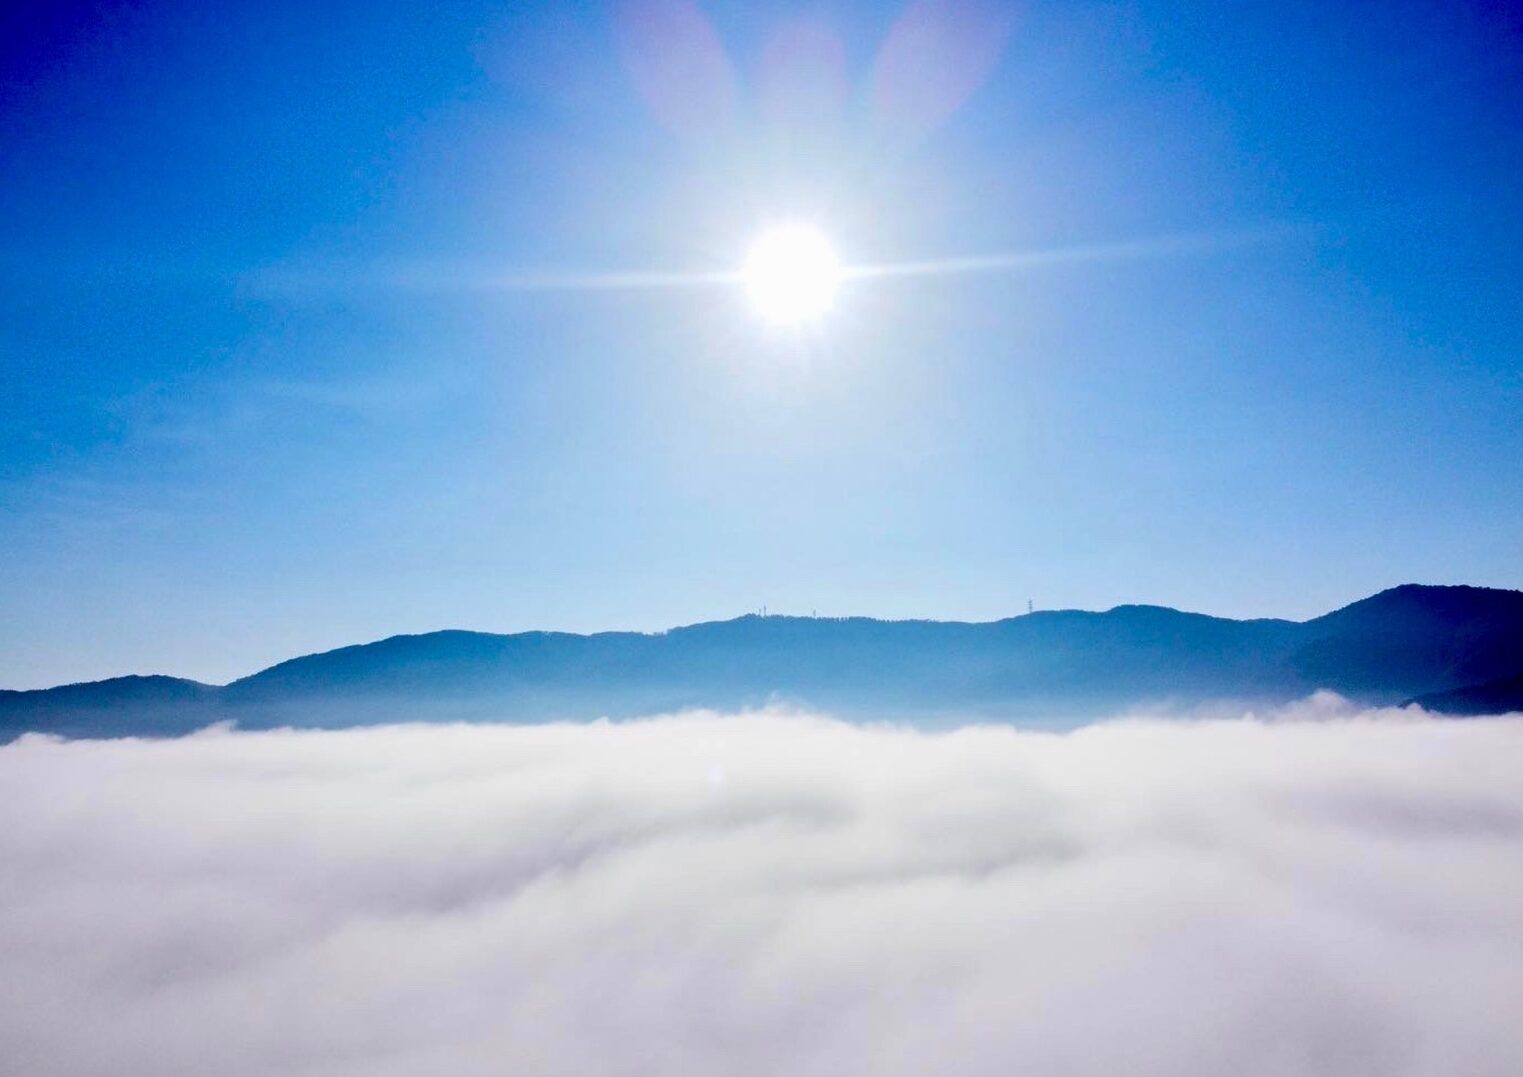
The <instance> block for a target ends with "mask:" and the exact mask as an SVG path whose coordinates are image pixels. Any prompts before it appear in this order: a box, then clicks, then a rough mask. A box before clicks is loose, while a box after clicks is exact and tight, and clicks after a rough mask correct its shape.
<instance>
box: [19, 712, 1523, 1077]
mask: <svg viewBox="0 0 1523 1077" xmlns="http://www.w3.org/2000/svg"><path fill="white" fill-rule="evenodd" d="M0 864H3V872H0V1071H3V1072H4V1073H6V1074H17V1075H22V1074H24V1075H28V1077H50V1075H62V1074H67V1075H92V1077H95V1075H101V1074H111V1075H113V1077H134V1075H145V1077H147V1075H152V1077H166V1075H180V1074H185V1075H192V1074H193V1075H197V1077H202V1075H208V1074H217V1075H219V1077H237V1075H245V1074H260V1075H273V1074H280V1075H298V1077H307V1075H310V1077H318V1075H324V1077H327V1075H361V1074H363V1075H366V1077H388V1075H409V1077H411V1075H451V1077H458V1075H476V1074H494V1075H495V1074H515V1075H518V1074H524V1075H528V1074H535V1075H538V1074H550V1075H560V1074H576V1075H604V1074H611V1075H621V1074H631V1075H633V1074H641V1075H647V1074H655V1075H660V1074H681V1075H687V1074H692V1075H704V1077H707V1075H715V1074H725V1075H753V1074H754V1075H767V1077H775V1075H783V1074H788V1075H793V1074H800V1075H818V1077H827V1075H828V1077H842V1075H856V1074H864V1075H866V1074H872V1075H878V1074H884V1075H915V1077H922V1075H928V1074H959V1075H960V1074H970V1075H982V1074H988V1075H991V1077H993V1075H999V1077H1008V1075H1021V1074H1032V1075H1037V1074H1040V1075H1044V1077H1045V1075H1066V1077H1088V1075H1097V1077H1099V1075H1105V1077H1115V1075H1120V1074H1125V1075H1128V1077H1144V1075H1158V1077H1164V1075H1168V1077H1195V1075H1201V1077H1205V1075H1212V1077H1217V1075H1222V1074H1232V1075H1234V1077H1257V1075H1266V1077H1267V1075H1277V1077H1278V1075H1296V1077H1303V1075H1322V1074H1326V1075H1329V1077H1331V1075H1337V1077H1359V1075H1376V1074H1378V1075H1381V1077H1393V1075H1415V1074H1427V1075H1433V1077H1453V1075H1489V1074H1496V1075H1499V1077H1500V1075H1515V1074H1517V1073H1520V1072H1523V1020H1520V1019H1519V1015H1520V1013H1523V1011H1520V1008H1519V1007H1520V1006H1523V718H1508V719H1491V720H1477V721H1469V722H1460V721H1443V720H1432V719H1426V718H1423V717H1421V716H1418V715H1415V714H1413V713H1398V712H1383V713H1366V714H1359V713H1354V712H1352V711H1351V710H1350V709H1349V708H1346V707H1344V706H1342V705H1341V704H1339V703H1337V701H1329V700H1328V699H1325V698H1323V699H1319V700H1315V701H1313V702H1312V703H1311V704H1309V705H1307V706H1305V707H1303V708H1298V709H1293V710H1291V711H1288V712H1283V713H1278V714H1273V715H1268V716H1262V717H1259V718H1254V719H1239V720H1231V721H1199V722H1169V721H1160V720H1127V721H1116V722H1109V723H1102V724H1098V725H1093V726H1089V727H1085V728H1083V729H1080V730H1077V731H1075V732H1070V733H1063V734H1054V733H1034V732H1022V731H1018V730H1015V729H1012V728H1008V727H1001V726H972V727H967V728H963V729H959V730H955V731H950V732H936V733H928V732H916V731H913V730H909V729H905V728H898V727H890V726H881V727H873V726H867V727H863V726H853V725H847V724H843V723H838V722H833V721H830V720H828V719H825V718H820V717H814V716H809V715H800V714H779V713H760V714H749V715H742V716H717V715H706V714H695V715H683V716H675V717H664V718H658V719H650V720H644V721H637V722H627V723H620V724H607V723H600V724H594V725H581V726H570V725H555V726H538V727H512V726H447V727H441V726H422V725H419V726H392V727H382V728H372V729H361V730H349V731H343V732H291V731H279V732H263V733H240V732H232V731H227V730H211V731H208V732H205V733H202V734H198V735H196V736H193V737H189V738H185V739H180V740H167V741H141V740H119V741H75V742H64V741H58V740H54V739H49V738H43V737H26V738H23V739H22V740H20V741H18V742H16V743H14V744H11V745H9V746H7V747H4V748H3V749H0Z"/></svg>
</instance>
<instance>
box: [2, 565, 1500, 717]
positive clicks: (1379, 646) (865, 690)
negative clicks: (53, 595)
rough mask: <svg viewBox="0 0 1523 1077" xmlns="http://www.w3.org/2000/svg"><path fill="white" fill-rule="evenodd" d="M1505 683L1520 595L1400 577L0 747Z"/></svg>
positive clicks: (127, 695) (100, 689)
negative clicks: (1311, 595) (219, 731)
mask: <svg viewBox="0 0 1523 1077" xmlns="http://www.w3.org/2000/svg"><path fill="white" fill-rule="evenodd" d="M1520 672H1523V592H1519V591H1510V590H1503V589H1498V588H1478V587H1466V586H1450V587H1438V586H1431V585H1419V584H1403V585H1401V586H1399V587H1394V588H1390V589H1387V590H1385V591H1382V592H1379V593H1378V594H1375V595H1371V596H1368V597H1366V598H1363V599H1359V600H1357V601H1355V602H1351V603H1349V604H1348V605H1346V606H1343V607H1340V608H1339V609H1336V610H1333V611H1330V612H1329V613H1326V614H1323V615H1321V616H1319V617H1314V618H1311V619H1310V620H1307V621H1299V622H1298V621H1288V620H1283V619H1278V618H1254V619H1250V620H1234V619H1231V618H1224V617H1215V616H1212V615H1209V614H1202V613H1193V612H1188V611H1181V610H1176V609H1173V608H1171V607H1168V606H1157V605H1149V604H1137V603H1131V604H1123V605H1119V606H1115V607H1112V608H1111V609H1109V610H1105V611H1098V612H1097V611H1088V610H1042V611H1036V612H1032V613H1026V614H1019V615H1015V616H1012V617H1007V618H1002V619H999V620H995V621H983V622H970V621H934V620H928V619H912V620H902V621H895V620H883V619H878V618H870V617H844V618H819V617H796V616H789V615H771V616H760V615H757V614H746V615H743V616H741V617H736V618H731V619H729V620H722V621H707V622H699V623H696V624H692V625H684V626H678V627H674V628H670V629H667V630H665V631H661V632H652V633H642V632H620V631H612V632H598V633H591V634H587V635H582V634H577V633H569V632H550V631H528V632H519V633H506V634H502V633H490V632H475V631H471V630H467V629H441V630H438V631H435V632H427V633H414V634H399V635H394V636H388V637H385V638H383V639H379V640H375V641H372V642H368V643H359V644H350V645H347V646H343V647H337V648H333V649H331V650H328V651H321V652H316V653H314V654H309V655H300V656H296V657H293V658H290V659H286V660H284V661H282V662H277V663H275V664H274V665H271V666H268V667H266V668H264V669H262V670H258V671H256V672H254V673H251V674H249V675H247V676H245V677H240V678H237V679H236V680H233V681H230V682H228V683H227V684H225V685H207V684H202V683H200V682H197V681H191V680H187V679H184V678H174V677H166V676H162V675H151V676H129V677H120V678H110V679H108V680H104V681H93V682H80V683H77V684H72V685H62V686H58V687H55V688H48V689H34V690H30V691H14V690H0V738H5V739H9V738H11V737H14V736H16V735H19V734H20V733H22V732H28V731H37V732H49V733H59V734H63V735H72V736H114V735H133V734H141V735H164V734H173V733H178V732H187V731H189V730H191V729H194V728H199V727H200V726H204V725H207V724H210V723H212V722H217V721H234V722H236V723H238V724H239V725H240V726H247V727H253V728H261V727H271V726H278V725H296V726H347V725H360V724H371V723H374V722H378V721H397V720H425V721H429V720H436V721H442V720H467V721H483V720H507V721H544V720H551V719H579V718H596V717H628V716H633V715H637V714H646V713H657V712H660V711H665V710H675V709H682V708H685V707H712V708H715V709H729V708H742V707H749V706H757V705H762V704H766V703H769V702H776V701H779V700H782V701H787V702H793V703H797V704H800V705H805V706H813V707H820V708H822V709H825V710H829V711H832V712H835V713H839V714H842V715H843V716H846V717H870V716H880V717H892V718H910V719H927V720H936V719H938V718H946V717H951V716H954V715H955V716H969V717H987V718H1009V719H1014V720H1021V721H1037V722H1041V721H1044V720H1047V721H1055V722H1058V723H1059V724H1061V723H1062V722H1064V721H1068V720H1070V719H1082V718H1084V717H1093V716H1099V715H1100V714H1103V713H1114V712H1115V710H1117V709H1122V708H1126V707H1134V706H1159V705H1163V706H1168V705H1179V706H1188V705H1191V704H1195V703H1199V702H1202V701H1207V700H1216V699H1234V700H1238V699H1240V700H1245V701H1252V702H1274V701H1283V700H1288V699H1290V698H1295V697H1298V696H1300V695H1304V694H1306V693H1308V692H1311V691H1314V690H1317V689H1331V690H1333V691H1338V692H1341V693H1343V694H1345V695H1348V696H1350V697H1351V698H1354V699H1356V700H1358V701H1361V702H1366V703H1370V704H1397V703H1401V702H1404V701H1412V700H1417V699H1423V698H1430V697H1433V698H1436V697H1438V696H1441V695H1443V694H1444V693H1452V692H1457V691H1462V690H1464V689H1467V688H1470V687H1474V686H1479V685H1484V684H1488V683H1490V682H1505V681H1506V680H1507V678H1510V677H1514V676H1516V675H1518V674H1519V673H1520ZM1462 698H1464V697H1456V699H1462ZM1438 709H1442V708H1438ZM1044 716H1045V717H1044Z"/></svg>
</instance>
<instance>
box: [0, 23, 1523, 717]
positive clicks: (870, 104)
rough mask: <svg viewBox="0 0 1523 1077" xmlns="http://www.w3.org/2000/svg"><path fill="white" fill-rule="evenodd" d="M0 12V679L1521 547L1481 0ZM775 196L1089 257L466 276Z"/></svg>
mask: <svg viewBox="0 0 1523 1077" xmlns="http://www.w3.org/2000/svg"><path fill="white" fill-rule="evenodd" d="M4 18H6V19H9V20H10V25H9V26H7V27H5V29H6V31H7V32H6V33H4V34H0V38H3V39H4V40H5V44H4V45H3V46H0V61H3V65H4V66H3V79H0V190H3V191H4V198H0V385H3V389H4V391H3V393H0V550H3V551H4V556H3V557H0V589H3V593H4V595H5V600H4V602H3V603H0V685H4V686H8V687H32V686H39V685H45V684H52V683H58V682H60V681H67V680H77V679H85V678H93V677H100V676H108V675H112V674H119V673H126V672H167V673H174V674H181V675H187V676H194V677H199V678H202V679H208V680H224V679H227V678H229V677H233V676H237V675H240V674H242V673H246V672H250V671H252V670H254V669H256V668H258V667H260V666H262V665H265V664H268V663H269V662H272V661H275V660H278V659H280V658H284V657H287V656H289V655H292V654H296V653H301V652H306V651H312V650H317V649H323V648H326V647H331V646H336V645H341V644H344V643H350V642H356V641H360V640H365V639H372V638H377V637H380V636H385V635H389V634H392V633H395V632H404V631H423V630H428V629H432V628H439V627H469V628H480V629H488V630H505V631H506V630H518V629H525V628H561V629H570V630H578V631H587V630H595V629H603V628H641V629H655V628H661V627H666V626H669V625H673V624H680V623H687V622H692V621H697V620H704V619H712V618H719V617H727V616H732V615H735V614H738V613H742V612H745V611H747V610H751V609H755V608H757V607H760V606H762V605H763V604H766V605H767V606H769V607H770V608H771V609H772V610H775V611H780V612H802V613H807V612H809V611H810V610H812V609H813V610H819V611H820V612H821V613H822V614H823V613H832V614H836V613H862V614H872V615H878V616H885V617H905V616H927V617H939V618H967V619H989V618H995V617H999V616H1002V615H1007V614H1010V613H1015V612H1019V611H1023V610H1024V609H1025V604H1026V601H1027V600H1028V598H1029V599H1031V600H1034V602H1035V603H1036V605H1037V606H1038V607H1049V608H1050V607H1086V608H1104V607H1107V606H1110V605H1113V604H1116V603H1120V602H1128V601H1143V602H1158V603H1164V604H1169V605H1175V606H1181V607H1185V608H1192V609H1199V610H1203V611H1206V612H1212V613H1220V614H1224V615H1230V616H1255V615H1271V616H1289V617H1303V616H1309V615H1313V614H1316V613H1318V612H1322V611H1324V610H1326V609H1328V608H1331V607H1333V606H1336V605H1340V604H1342V603H1344V602H1347V601H1350V600H1352V599H1354V598H1357V597H1360V596H1362V595H1363V594H1366V593H1369V592H1372V591H1374V590H1378V589H1380V588H1382V587H1386V586H1389V585H1393V584H1396V583H1400V582H1406V581H1417V582H1435V583H1441V582H1468V583H1479V584H1489V585H1494V586H1506V587H1517V586H1520V585H1523V419H1520V416H1523V358H1520V356H1523V255H1520V253H1519V245H1520V241H1523V199H1520V198H1519V197H1518V193H1517V182H1518V177H1519V176H1520V175H1523V90H1520V87H1523V27H1520V24H1519V23H1518V22H1517V20H1516V17H1515V16H1512V17H1510V20H1511V21H1509V16H1507V15H1506V14H1503V13H1499V10H1498V11H1494V10H1491V9H1489V8H1486V7H1481V6H1472V5H1456V4H1438V3H1434V4H1407V3H1394V4H1384V5H1374V4H1370V5H1359V4H1351V5H1342V4H1340V5H1326V4H1313V3H1306V4H1293V3H1292V4H1279V5H1273V6H1272V10H1271V9H1270V6H1265V7H1262V8H1235V9H1233V10H1226V8H1225V6H1224V5H1218V4H1209V3H1200V4H1183V3H1182V4H1161V3H1149V2H1141V3H1130V4H1129V3H1120V4H1104V5H1086V4H1078V5H1071V4H1043V3H1033V4H1019V5H997V4H957V3H949V2H946V0H938V2H933V3H921V4H916V5H910V6H909V7H905V6H903V5H900V4H882V5H878V4H831V3H825V4H809V5H804V4H800V5H790V4H765V5H762V4H738V3H714V4H706V5H702V6H701V7H692V6H690V5H682V4H679V3H677V0H643V2H638V3H634V2H632V3H626V4H622V5H608V6H605V5H591V4H588V5H568V4H556V5H545V6H544V7H543V8H536V7H534V6H532V5H523V4H513V5H504V4H498V5H489V4H484V3H474V2H462V3H452V4H451V3H446V4H427V5H425V4H416V5H414V4H409V3H397V4H387V5H376V4H358V3H355V4H344V3H330V4H312V3H302V4H296V3H291V4H278V3H272V4H262V5H248V6H247V8H246V9H245V10H242V11H226V10H212V9H211V8H208V7H207V6H206V5H197V4H188V3H186V4H175V3H158V4H154V3H148V4H136V5H112V6H103V7H88V6H86V7H76V8H66V7H60V6H58V5H45V6H43V7H42V8H39V9H34V10H27V9H22V10H20V11H18V12H15V13H12V14H9V15H7V16H4ZM933 30H934V31H938V32H939V36H938V33H933V32H932V31H933ZM936 42H940V43H941V44H940V45H939V46H937V47H936V48H933V49H931V50H930V51H929V52H927V51H926V47H927V44H928V43H931V44H935V43H936ZM917 47H918V48H919V49H920V51H918V52H917V51H916V50H917ZM795 217H805V218H808V219H810V220H812V221H814V222H815V223H816V224H817V225H818V226H819V227H821V228H822V229H824V230H825V231H827V232H829V233H830V234H831V235H832V237H833V238H834V240H835V242H836V244H837V246H838V248H839V250H840V252H841V254H842V257H843V258H844V259H845V260H847V261H848V262H885V261H887V262H899V261H907V262H914V261H922V260H928V259H937V258H945V257H956V256H964V255H986V254H995V253H1001V252H1023V251H1033V250H1070V251H1074V250H1083V249H1098V250H1099V251H1101V255H1100V256H1094V257H1088V258H1086V257H1078V256H1072V257H1067V258H1063V259H1058V260H1054V261H1051V262H1048V263H1043V264H1036V265H1031V266H1027V267H1025V268H1021V269H1018V270H1010V271H1004V272H986V273H970V274H960V275H940V276H923V277H922V276H904V277H898V278H894V279H892V280H888V279H884V280H873V281H858V282H852V283H850V284H849V285H848V286H847V287H846V288H845V289H844V290H843V292H842V294H841V296H840V298H839V302H838V304H837V307H836V309H835V310H834V311H832V312H831V314H830V315H829V316H828V317H827V318H825V319H824V320H822V321H821V322H820V323H819V324H818V325H817V326H815V327H813V328H812V329H810V330H808V331H807V332H802V333H800V332H785V331H780V330H778V329H777V328H776V327H772V326H767V325H765V324H762V323H760V322H758V320H757V319H756V318H755V317H754V316H753V314H752V313H751V312H750V311H749V310H748V309H747V308H746V306H745V303H744V301H743V299H742V298H741V296H740V293H739V290H738V289H735V288H730V287H706V288H653V289H636V290H622V291H621V290H607V291H597V290H534V291H525V290H515V289H512V288H507V287H504V286H503V285H502V282H503V280H504V279H505V278H512V277H515V276H522V275H525V274H535V273H545V274H556V275H568V274H569V275H576V274H584V273H601V272H638V271H659V272H686V271H696V272H704V271H713V270H721V271H723V270H728V269H731V268H733V267H734V266H735V265H737V264H738V263H739V261H740V260H741V259H742V257H743V256H744V252H745V249H746V245H747V243H748V242H749V240H750V238H751V237H752V236H753V235H754V234H755V233H756V232H757V231H758V230H759V229H760V228H762V227H763V226H765V225H766V224H768V223H769V222H771V221H775V220H779V219H785V218H795ZM1171 237H1185V240H1184V241H1178V240H1176V239H1171ZM1155 241H1156V242H1155ZM1117 243H1124V244H1133V247H1131V248H1128V249H1129V250H1130V252H1131V253H1130V254H1128V255H1127V256H1124V257H1122V256H1103V252H1104V250H1105V249H1106V247H1107V245H1111V244H1117Z"/></svg>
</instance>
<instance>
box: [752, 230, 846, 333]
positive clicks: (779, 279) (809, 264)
mask: <svg viewBox="0 0 1523 1077" xmlns="http://www.w3.org/2000/svg"><path fill="white" fill-rule="evenodd" d="M740 277H741V280H742V282H744V284H745V287H746V295H747V297H748V298H749V299H750V300H751V306H752V307H754V308H755V309H756V312H757V313H758V314H759V315H761V316H762V317H763V318H765V319H766V320H767V321H769V322H772V323H774V324H776V325H796V324H798V323H800V322H808V321H813V320H815V319H817V318H819V317H820V316H821V315H823V314H824V313H825V312H826V311H828V310H829V309H830V307H831V305H832V304H833V303H834V302H835V297H836V288H837V287H838V286H839V285H840V283H841V263H840V260H839V259H838V258H837V257H836V252H835V249H834V248H833V247H832V246H831V245H830V240H828V239H826V238H825V236H824V234H823V233H821V232H820V231H819V230H818V229H816V228H811V227H809V226H808V225H803V224H787V225H779V226H777V227H775V228H770V229H768V230H767V231H765V232H763V233H762V234H761V235H760V236H758V237H757V238H756V242H755V243H753V244H752V245H751V252H750V253H749V254H748V255H747V256H746V262H745V265H744V266H743V267H742V268H741V271H740Z"/></svg>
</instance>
